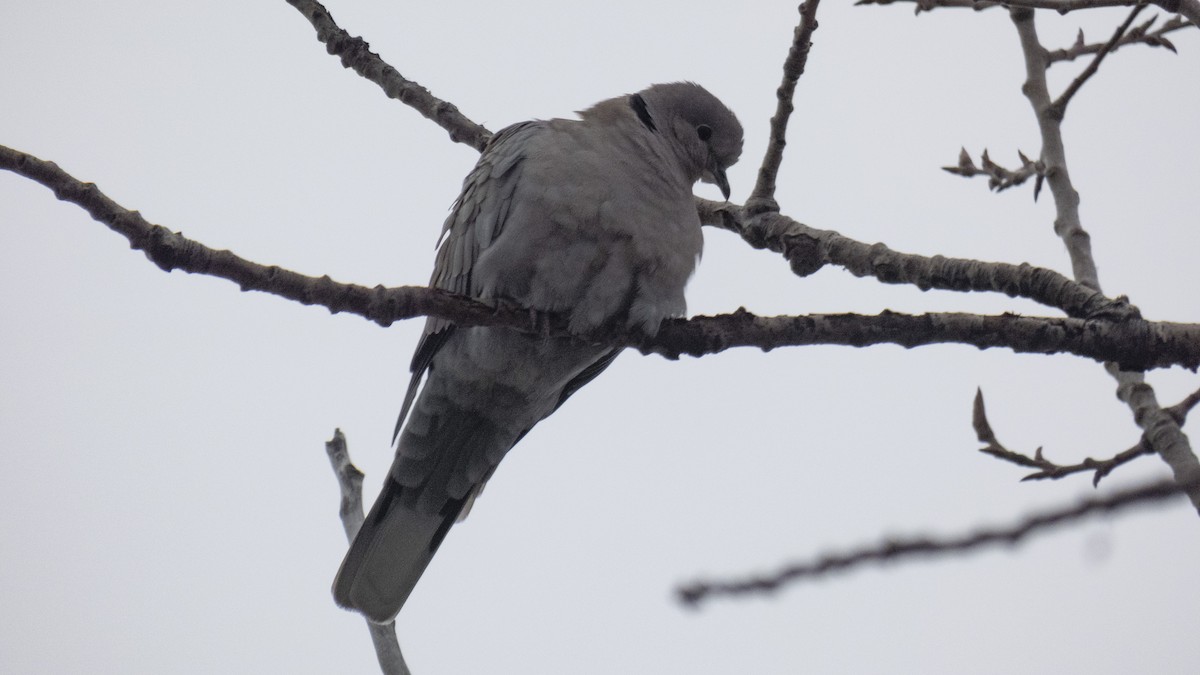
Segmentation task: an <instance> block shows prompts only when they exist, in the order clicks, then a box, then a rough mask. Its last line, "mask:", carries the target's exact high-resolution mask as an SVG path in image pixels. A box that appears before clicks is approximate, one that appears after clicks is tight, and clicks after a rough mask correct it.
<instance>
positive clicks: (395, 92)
mask: <svg viewBox="0 0 1200 675" xmlns="http://www.w3.org/2000/svg"><path fill="white" fill-rule="evenodd" d="M288 4H289V5H291V6H293V7H295V8H296V9H297V10H299V11H300V13H301V14H303V15H304V17H305V18H307V19H308V21H309V23H311V24H312V25H313V28H315V29H316V30H317V39H318V40H320V41H321V42H322V43H324V44H325V48H326V50H327V51H328V52H329V53H330V54H332V55H334V56H337V57H339V58H340V59H341V61H342V65H343V66H345V67H346V68H353V69H354V72H356V73H358V74H359V75H361V76H362V77H364V78H366V79H367V80H370V81H371V82H374V83H375V84H377V85H379V88H380V89H382V90H383V91H384V93H385V94H387V95H388V98H394V99H397V100H399V101H400V102H401V103H404V104H405V105H408V106H409V107H411V108H413V109H414V110H416V111H417V112H419V113H421V114H422V115H424V116H425V117H427V118H429V119H430V120H433V121H434V122H435V123H437V125H438V126H440V127H442V128H443V129H445V130H446V131H448V132H449V133H450V140H452V141H455V142H457V143H465V144H467V145H469V146H471V147H473V148H475V149H476V150H479V151H481V152H482V151H483V147H484V146H485V145H487V142H488V140H489V139H490V138H491V137H492V132H490V131H488V130H487V129H486V128H484V127H483V126H480V125H478V124H476V123H475V122H473V121H471V120H470V119H469V118H468V117H467V116H466V115H463V114H462V113H461V112H459V110H458V107H456V106H455V105H454V104H453V103H449V102H447V101H443V100H442V99H440V98H437V97H436V96H434V95H433V94H431V93H429V90H428V89H426V88H425V87H422V86H421V85H419V84H417V83H416V82H413V81H412V80H409V79H406V78H405V77H404V76H403V75H401V74H400V73H399V72H397V71H396V69H395V68H393V67H391V66H390V65H388V64H387V62H385V61H384V60H383V59H381V58H379V55H378V54H376V53H374V52H372V51H371V45H369V44H367V42H366V40H363V39H362V38H360V37H354V36H352V35H350V34H349V33H347V32H346V31H344V30H342V29H341V28H340V27H339V26H338V25H337V23H336V22H334V20H333V16H331V15H330V14H329V11H328V10H326V9H325V7H324V6H322V5H321V3H319V2H316V0H288Z"/></svg>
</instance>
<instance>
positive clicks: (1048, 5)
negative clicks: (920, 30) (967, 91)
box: [854, 0, 1200, 24]
mask: <svg viewBox="0 0 1200 675" xmlns="http://www.w3.org/2000/svg"><path fill="white" fill-rule="evenodd" d="M1150 1H1151V2H1152V3H1153V4H1155V5H1158V6H1159V7H1161V8H1163V9H1164V10H1166V11H1168V12H1171V13H1172V14H1176V13H1177V14H1182V15H1184V16H1186V17H1187V18H1188V19H1190V20H1191V22H1192V23H1194V24H1200V0H1150ZM896 2H911V3H913V4H914V5H915V6H916V13H917V14H920V13H921V12H929V11H932V10H934V9H938V8H955V7H957V8H968V9H973V10H975V11H981V10H984V9H991V8H992V7H1010V8H1017V7H1021V8H1028V9H1050V10H1054V11H1056V12H1058V13H1059V14H1066V13H1067V12H1073V11H1075V10H1079V9H1098V8H1103V7H1132V6H1133V5H1136V4H1138V2H1139V0H858V1H857V2H856V3H854V4H856V5H890V4H893V3H896Z"/></svg>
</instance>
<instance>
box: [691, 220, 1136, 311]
mask: <svg viewBox="0 0 1200 675" xmlns="http://www.w3.org/2000/svg"><path fill="white" fill-rule="evenodd" d="M697 203H698V205H699V209H700V216H701V221H702V222H704V223H708V224H710V225H713V226H715V227H720V228H722V229H726V230H730V231H731V232H736V233H737V234H738V235H740V236H741V237H742V238H743V239H745V240H746V242H747V243H749V244H750V245H751V246H753V247H755V248H766V249H769V250H771V251H775V252H776V253H781V254H783V256H784V257H785V258H786V259H787V261H788V263H789V264H790V265H791V268H792V271H793V272H795V273H796V274H797V275H799V276H808V275H810V274H813V273H815V272H817V271H818V270H820V269H821V268H822V267H824V266H825V265H827V264H833V265H838V266H841V267H844V268H845V269H846V270H847V271H848V272H850V273H851V274H853V275H854V276H858V277H868V276H869V277H874V278H876V279H878V280H879V281H881V282H883V283H885V284H912V285H914V286H916V287H917V288H920V289H921V290H923V291H925V290H929V289H939V290H948V291H990V292H995V293H1004V294H1005V295H1008V296H1010V297H1020V298H1028V299H1030V300H1033V301H1034V302H1038V303H1041V304H1043V305H1046V306H1048V307H1055V308H1058V309H1061V310H1062V311H1063V312H1065V313H1066V314H1067V315H1068V316H1073V317H1078V318H1108V319H1112V320H1125V319H1134V318H1138V317H1140V314H1139V312H1138V311H1137V308H1135V307H1133V306H1131V305H1129V303H1128V302H1127V301H1126V300H1125V299H1124V298H1117V299H1115V300H1114V299H1111V298H1106V297H1104V295H1103V294H1101V293H1098V292H1097V291H1096V290H1095V289H1091V288H1087V287H1085V286H1083V285H1081V284H1079V283H1077V282H1074V281H1071V280H1070V279H1068V278H1066V277H1064V276H1063V275H1061V274H1059V273H1058V272H1055V271H1053V270H1048V269H1045V268H1039V267H1033V266H1031V265H1028V264H1020V265H1011V264H1008V263H986V262H981V261H978V260H968V259H963V258H946V257H943V256H940V255H935V256H931V257H929V256H922V255H915V254H912V253H900V252H898V251H893V250H892V249H890V248H888V247H887V246H886V245H884V244H881V243H876V244H866V243H863V242H859V241H855V240H853V239H851V238H849V237H846V236H843V235H841V234H839V233H837V232H834V231H832V230H820V229H817V228H814V227H809V226H808V225H805V224H804V223H801V222H799V221H796V220H793V219H791V218H788V217H787V216H784V215H780V214H777V213H771V212H765V213H760V214H758V215H756V216H754V217H752V218H751V217H747V216H746V215H745V213H744V211H743V210H742V209H741V208H740V207H738V206H736V205H733V204H725V203H720V202H713V201H708V200H699V199H698V200H697Z"/></svg>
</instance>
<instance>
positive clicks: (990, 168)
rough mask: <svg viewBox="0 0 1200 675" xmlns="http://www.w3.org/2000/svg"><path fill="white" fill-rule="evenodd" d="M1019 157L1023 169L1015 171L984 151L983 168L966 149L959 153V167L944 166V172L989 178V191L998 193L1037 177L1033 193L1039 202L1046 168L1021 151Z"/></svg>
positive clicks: (968, 176) (1018, 153) (981, 161)
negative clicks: (995, 160) (1031, 177)
mask: <svg viewBox="0 0 1200 675" xmlns="http://www.w3.org/2000/svg"><path fill="white" fill-rule="evenodd" d="M1017 156H1018V157H1020V159H1021V168H1020V169H1017V170H1015V171H1013V170H1011V169H1006V168H1004V167H1003V166H1000V165H999V164H997V163H995V162H993V161H992V158H991V157H989V156H988V151H987V149H984V151H983V155H981V156H980V164H981V165H982V168H981V167H977V166H975V162H974V161H972V160H971V155H970V154H968V153H967V149H966V148H963V149H962V150H960V151H959V153H958V165H957V166H943V167H942V170H943V171H947V172H949V173H952V174H954V175H956V176H963V177H966V178H973V177H975V176H987V177H988V189H990V190H994V191H996V192H1002V191H1004V190H1007V189H1008V188H1011V187H1016V186H1017V185H1020V184H1022V183H1024V182H1025V181H1027V180H1029V177H1030V176H1037V177H1038V181H1037V185H1036V187H1035V188H1034V191H1033V199H1034V201H1037V197H1038V193H1039V192H1040V191H1041V185H1042V181H1041V179H1042V177H1043V176H1044V175H1045V166H1044V165H1043V164H1042V163H1041V162H1035V161H1033V160H1031V159H1029V158H1028V157H1026V156H1025V153H1023V152H1021V151H1020V150H1018V151H1017Z"/></svg>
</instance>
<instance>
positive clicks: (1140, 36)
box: [1046, 15, 1195, 65]
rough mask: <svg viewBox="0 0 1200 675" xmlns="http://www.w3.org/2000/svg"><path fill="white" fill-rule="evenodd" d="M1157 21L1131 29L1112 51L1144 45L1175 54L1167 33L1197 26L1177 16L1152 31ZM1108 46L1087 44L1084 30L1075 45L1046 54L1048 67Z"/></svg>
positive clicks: (1150, 20) (1154, 19)
mask: <svg viewBox="0 0 1200 675" xmlns="http://www.w3.org/2000/svg"><path fill="white" fill-rule="evenodd" d="M1157 20H1158V17H1157V16H1153V17H1151V18H1149V19H1147V20H1146V22H1145V23H1143V24H1142V25H1140V26H1134V27H1133V28H1131V29H1130V30H1129V32H1128V33H1126V34H1125V35H1124V36H1123V37H1122V38H1121V39H1120V40H1118V41H1117V44H1115V45H1113V47H1112V51H1114V52H1115V51H1117V50H1118V49H1120V48H1121V47H1127V46H1129V45H1134V44H1144V45H1148V46H1150V47H1165V48H1167V49H1169V50H1171V51H1172V52H1175V51H1176V49H1175V44H1174V43H1173V42H1171V41H1170V40H1169V39H1167V37H1166V35H1167V33H1173V32H1175V31H1177V30H1180V29H1183V28H1188V27H1190V26H1194V25H1195V24H1193V23H1192V22H1191V21H1188V20H1187V19H1184V18H1183V17H1181V16H1178V15H1176V16H1173V17H1171V18H1170V19H1168V20H1167V22H1166V23H1164V24H1163V25H1162V26H1160V27H1159V28H1158V29H1157V30H1150V27H1151V26H1153V25H1154V22H1155V21H1157ZM1106 44H1107V43H1104V42H1095V43H1091V44H1089V43H1087V42H1085V40H1084V37H1083V29H1080V30H1079V34H1078V36H1076V38H1075V44H1073V45H1071V46H1070V47H1067V48H1065V49H1055V50H1053V51H1050V52H1046V59H1047V61H1048V65H1054V64H1055V63H1061V62H1066V61H1074V60H1075V59H1077V58H1079V57H1081V56H1086V55H1088V54H1096V53H1099V52H1100V50H1102V49H1104V46H1105V45H1106Z"/></svg>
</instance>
